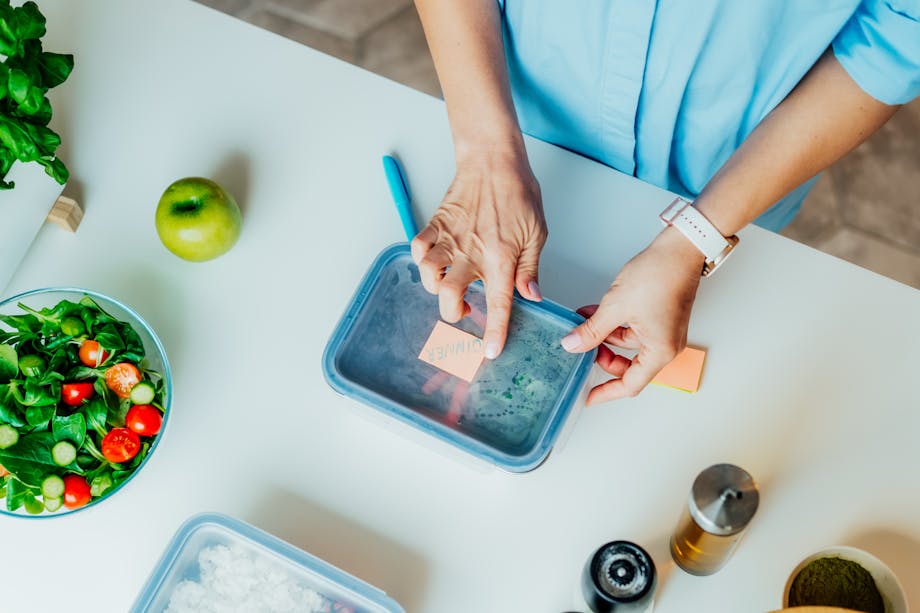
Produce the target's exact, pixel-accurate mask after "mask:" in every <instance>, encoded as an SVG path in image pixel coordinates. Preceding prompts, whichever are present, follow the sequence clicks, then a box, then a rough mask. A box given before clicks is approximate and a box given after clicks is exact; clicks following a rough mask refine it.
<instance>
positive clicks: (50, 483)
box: [42, 475, 64, 499]
mask: <svg viewBox="0 0 920 613" xmlns="http://www.w3.org/2000/svg"><path fill="white" fill-rule="evenodd" d="M63 495H64V480H63V479H61V478H60V477H58V476H57V475H48V476H47V477H45V479H44V480H43V481H42V496H44V497H45V498H46V499H47V498H60V497H61V496H63Z"/></svg>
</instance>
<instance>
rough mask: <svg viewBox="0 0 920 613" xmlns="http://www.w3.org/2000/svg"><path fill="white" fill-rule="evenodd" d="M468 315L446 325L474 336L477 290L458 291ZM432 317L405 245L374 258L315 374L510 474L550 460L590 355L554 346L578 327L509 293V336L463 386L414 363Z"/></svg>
mask: <svg viewBox="0 0 920 613" xmlns="http://www.w3.org/2000/svg"><path fill="white" fill-rule="evenodd" d="M466 301H467V302H468V303H469V304H470V307H471V308H472V309H473V315H472V316H469V317H466V318H464V319H463V320H462V321H460V322H458V323H457V324H454V326H455V327H457V328H460V329H461V330H463V331H465V332H469V333H470V334H473V335H474V336H476V337H479V338H481V337H482V334H483V325H484V314H485V312H486V303H485V294H484V291H483V287H482V284H481V283H474V284H473V285H472V286H471V287H470V289H469V291H468V292H467V294H466ZM439 320H440V317H439V310H438V298H437V296H434V295H432V294H429V293H428V292H427V291H426V290H425V288H424V287H423V286H422V284H421V279H420V277H419V272H418V268H417V267H416V266H415V263H414V262H413V261H412V256H411V254H410V251H409V246H408V244H406V243H399V244H396V245H393V246H391V247H388V248H387V249H385V250H384V251H383V252H382V253H381V254H380V255H379V256H378V257H377V259H376V260H375V261H374V263H373V265H372V266H371V268H370V270H369V271H368V273H367V275H366V276H365V277H364V280H363V281H362V282H361V285H360V286H359V287H358V290H357V291H356V292H355V295H354V297H353V298H352V300H351V303H350V304H349V305H348V308H347V309H346V310H345V313H344V315H343V316H342V319H341V320H340V321H339V323H338V325H337V326H336V328H335V331H334V332H333V334H332V337H331V339H330V340H329V343H328V344H327V346H326V350H325V353H324V355H323V369H324V372H325V375H326V380H327V381H328V382H329V384H330V385H331V386H332V387H333V389H335V390H336V391H338V392H340V393H342V394H344V395H346V396H350V397H352V398H355V399H357V400H360V401H361V402H364V403H366V404H368V405H370V406H371V407H374V408H375V409H378V410H380V411H382V412H383V413H385V414H388V415H390V416H392V417H394V418H396V419H398V420H401V421H403V422H405V423H407V424H410V425H411V426H414V427H416V428H418V429H419V430H422V431H423V432H426V433H428V434H430V435H432V436H434V437H436V438H438V439H441V440H443V441H446V442H447V443H449V444H451V445H453V446H455V447H457V448H459V449H461V450H463V451H465V452H467V453H470V454H473V455H474V456H476V457H478V458H480V459H483V460H485V461H487V462H489V463H491V464H494V465H496V466H498V467H500V468H503V469H505V470H508V471H511V472H526V471H529V470H532V469H534V468H536V467H537V466H539V465H540V463H541V462H542V461H543V460H544V459H545V458H546V456H547V455H548V454H549V452H550V449H551V448H552V446H553V443H554V442H555V440H556V438H557V437H558V435H559V433H560V431H561V429H562V426H563V425H564V423H565V419H566V417H567V416H568V414H569V411H570V410H571V408H572V406H573V404H574V403H575V402H576V401H577V400H578V395H579V393H580V392H581V390H582V389H583V387H584V384H585V381H586V379H587V376H588V373H589V372H590V369H591V365H592V363H593V361H594V355H595V352H593V351H591V352H587V353H584V354H572V353H568V352H567V351H565V350H564V349H562V347H561V345H560V344H559V341H560V340H561V339H562V337H563V336H565V335H566V334H567V333H568V332H569V331H570V330H571V329H572V328H573V327H574V326H575V325H577V324H579V323H581V322H582V321H584V319H582V318H581V316H579V315H578V314H576V313H574V312H573V311H570V310H568V309H566V308H564V307H562V306H560V305H558V304H555V303H553V302H551V301H549V300H543V301H542V302H530V301H527V300H524V299H523V298H520V297H519V296H515V298H514V303H513V305H512V312H511V321H510V324H509V333H508V340H507V343H506V345H505V348H504V350H503V351H502V354H501V355H500V356H499V357H498V358H496V359H495V360H483V362H482V364H481V365H480V367H479V370H478V371H477V372H476V375H475V377H474V378H473V380H472V381H471V382H469V383H467V382H466V381H464V380H463V379H461V378H459V377H456V376H453V375H451V374H448V373H447V372H445V371H442V370H440V369H439V368H437V367H435V366H432V365H431V364H429V363H427V362H425V361H422V360H421V359H419V354H420V352H421V351H422V348H423V347H424V346H425V343H426V341H427V340H428V336H429V335H430V333H431V331H432V329H433V328H434V326H435V324H436V323H437V322H438V321H439Z"/></svg>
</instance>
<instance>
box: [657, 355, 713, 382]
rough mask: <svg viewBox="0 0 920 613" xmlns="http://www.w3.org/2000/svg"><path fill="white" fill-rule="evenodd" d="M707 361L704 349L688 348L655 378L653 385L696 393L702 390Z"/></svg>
mask: <svg viewBox="0 0 920 613" xmlns="http://www.w3.org/2000/svg"><path fill="white" fill-rule="evenodd" d="M705 360H706V352H705V351H704V350H703V349H695V348H693V347H687V348H686V349H684V350H683V351H682V352H680V353H679V354H678V355H677V357H676V358H674V359H673V360H672V361H671V363H670V364H668V365H667V366H665V367H664V368H663V369H662V370H661V372H660V373H658V374H657V375H656V376H655V378H654V379H653V380H652V383H656V384H658V385H665V386H667V387H676V388H677V389H679V390H683V391H685V392H695V391H696V390H698V389H700V377H701V376H702V374H703V362H704V361H705Z"/></svg>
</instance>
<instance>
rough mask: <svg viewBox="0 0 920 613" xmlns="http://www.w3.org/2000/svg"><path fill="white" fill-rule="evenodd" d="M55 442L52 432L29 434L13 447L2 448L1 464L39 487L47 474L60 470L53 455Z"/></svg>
mask: <svg viewBox="0 0 920 613" xmlns="http://www.w3.org/2000/svg"><path fill="white" fill-rule="evenodd" d="M54 442H55V441H54V437H53V436H52V435H51V433H50V432H35V433H33V434H27V435H26V436H23V437H21V438H20V439H19V442H18V443H16V444H15V445H13V446H12V447H8V448H6V449H0V465H2V466H3V467H4V468H5V469H7V470H8V471H10V472H11V473H12V474H13V475H14V476H15V477H16V478H17V479H19V480H20V481H22V482H23V483H25V484H26V485H31V486H33V487H38V486H40V485H41V482H42V479H44V478H45V475H46V474H48V473H49V472H52V471H58V470H60V467H59V466H58V465H57V464H55V463H54V459H53V458H52V456H51V448H52V447H53V446H54Z"/></svg>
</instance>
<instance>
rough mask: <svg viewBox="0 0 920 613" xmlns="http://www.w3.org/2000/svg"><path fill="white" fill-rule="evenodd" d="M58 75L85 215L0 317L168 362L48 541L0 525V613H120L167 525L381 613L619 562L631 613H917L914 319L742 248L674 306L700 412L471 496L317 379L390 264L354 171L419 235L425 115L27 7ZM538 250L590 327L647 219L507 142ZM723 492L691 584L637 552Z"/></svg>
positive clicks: (293, 47)
mask: <svg viewBox="0 0 920 613" xmlns="http://www.w3.org/2000/svg"><path fill="white" fill-rule="evenodd" d="M42 9H43V11H44V12H45V13H46V14H47V16H48V19H49V36H48V39H47V42H46V48H47V49H50V50H54V51H70V50H72V51H74V53H75V54H76V58H77V59H76V69H75V71H74V73H73V75H72V76H71V78H70V80H69V81H68V82H67V83H66V84H65V85H64V86H62V87H61V88H60V89H59V90H58V91H57V92H56V93H55V95H54V102H55V109H56V110H55V118H54V122H53V124H54V126H55V127H56V128H57V129H58V130H59V131H60V132H61V133H62V134H63V136H64V143H65V145H64V150H63V156H64V157H65V160H66V161H67V163H68V164H69V166H70V169H71V171H72V172H73V175H74V177H75V180H76V182H77V185H78V187H79V188H80V189H79V191H80V192H81V196H82V200H83V202H84V203H85V206H86V217H85V218H84V220H83V223H82V225H81V226H80V229H79V231H78V232H77V233H76V234H68V233H66V232H64V231H62V230H60V229H58V228H57V227H45V228H44V229H43V231H42V232H41V233H40V234H39V236H38V238H37V240H36V242H35V243H34V244H33V246H32V249H31V251H30V253H29V254H28V256H27V257H26V259H25V261H24V263H23V265H22V267H21V268H20V270H19V271H18V273H17V274H16V275H15V276H14V278H13V279H12V281H11V284H10V286H9V287H8V288H7V294H11V293H13V292H15V291H19V290H26V289H30V288H35V287H42V286H53V285H76V286H83V287H87V288H92V289H95V290H98V291H101V292H103V293H108V294H110V295H113V296H116V297H118V298H120V299H122V300H124V301H125V302H127V303H128V304H130V305H133V306H134V307H135V308H136V309H137V310H138V311H139V312H140V313H141V314H142V315H143V316H144V317H145V318H147V319H148V321H149V322H150V323H151V324H152V325H153V326H154V328H155V329H156V330H157V331H158V333H159V334H160V336H161V338H162V340H163V342H164V344H165V346H166V348H167V351H168V354H169V358H170V361H171V363H172V368H173V373H174V383H175V396H174V402H173V412H172V416H171V418H170V421H169V424H168V428H167V431H166V433H165V435H164V440H163V441H162V444H161V445H160V447H159V449H158V451H157V452H156V454H155V455H154V456H153V457H152V459H151V461H150V462H149V463H148V465H147V466H146V468H145V469H144V470H143V471H142V473H141V474H140V475H138V477H137V478H136V479H135V481H134V482H133V483H132V484H130V485H129V486H128V487H127V488H126V489H125V490H124V491H123V492H121V493H119V494H118V495H116V496H114V497H113V498H112V499H111V500H109V501H107V502H106V503H105V504H103V505H101V506H99V507H96V508H94V509H90V510H87V511H85V512H81V513H77V514H76V515H73V516H69V517H61V518H57V519H54V520H49V521H30V520H22V519H15V518H9V517H5V518H4V517H0V543H2V553H0V578H2V579H0V584H2V586H3V593H2V599H0V603H2V604H0V609H2V610H3V611H9V612H15V613H19V612H22V611H34V612H39V611H58V610H67V611H87V612H93V613H98V612H108V611H111V612H113V613H117V612H121V611H125V610H126V609H127V608H128V606H129V605H130V603H131V602H133V600H134V598H135V595H136V594H137V592H138V590H139V589H140V587H141V585H142V584H143V583H144V581H145V579H146V578H147V575H148V574H149V573H150V571H151V569H152V567H153V565H154V563H155V562H156V560H157V559H158V558H159V556H160V554H161V553H162V550H163V548H164V546H165V545H166V542H167V541H168V539H169V538H170V537H171V536H172V534H173V533H174V531H175V530H176V528H177V527H178V526H179V524H180V523H181V522H182V521H183V520H185V519H186V518H187V517H189V516H190V515H192V514H195V513H197V512H200V511H205V510H217V511H222V512H225V513H229V514H232V515H235V516H237V517H240V518H241V519H244V520H246V521H248V522H251V523H253V524H255V525H257V526H259V527H261V528H263V529H265V530H268V531H269V532H272V533H274V534H276V535H278V536H280V537H281V538H284V539H286V540H288V541H289V542H291V543H293V544H295V545H297V546H299V547H301V548H303V549H305V550H307V551H309V552H311V553H313V554H315V555H317V556H319V557H321V558H323V559H325V560H327V561H329V562H331V563H333V564H336V565H338V566H339V567H341V568H342V569H344V570H346V571H348V572H350V573H352V574H354V575H356V576H358V577H360V578H362V579H364V580H366V581H368V582H370V583H372V584H374V585H376V586H377V587H379V588H381V589H383V590H385V591H386V592H388V593H389V594H390V595H391V596H393V597H394V598H396V599H397V600H398V601H399V602H400V603H401V604H402V605H403V606H404V607H405V608H406V609H407V610H408V611H411V612H415V611H426V612H428V611H430V612H437V613H452V612H456V613H470V612H473V611H475V612H477V613H488V612H493V611H494V612H526V613H531V612H534V613H537V612H547V613H554V612H555V613H558V612H560V611H564V610H567V609H570V608H571V607H572V606H573V600H574V598H573V594H574V592H575V586H576V583H577V580H578V575H579V572H580V570H581V567H582V564H583V563H584V561H585V559H586V558H587V556H588V555H589V553H590V552H591V551H593V549H594V548H596V547H597V546H599V545H601V544H602V543H604V542H606V541H607V540H611V539H615V538H622V539H630V540H634V541H636V542H638V543H640V544H642V545H644V546H646V547H647V548H648V549H649V550H650V551H651V553H652V555H653V557H654V558H655V560H656V562H657V564H658V570H659V573H660V577H661V581H660V586H659V591H658V598H657V604H656V611H658V612H660V613H665V612H683V611H710V612H711V611H733V612H734V611H764V610H768V609H772V608H778V607H779V605H780V598H781V592H782V589H783V584H784V582H785V580H786V577H787V575H788V573H789V572H790V571H791V570H792V568H793V567H794V566H795V565H796V563H798V561H799V560H800V559H801V558H803V557H804V556H806V555H807V554H809V553H811V552H812V551H814V550H816V549H819V548H822V547H825V546H829V545H834V544H850V545H856V546H860V547H863V548H864V549H867V550H869V551H870V552H873V553H875V554H876V555H878V556H880V557H882V559H883V560H884V561H886V562H887V563H888V564H889V565H890V566H891V567H892V568H893V569H894V570H895V572H896V573H897V574H898V576H899V577H900V579H901V582H902V583H903V584H904V586H905V588H906V590H907V593H908V597H909V599H910V601H911V602H912V604H913V605H914V608H915V609H916V608H918V607H920V477H918V475H920V453H918V451H917V449H918V446H917V438H918V435H920V391H918V390H920V388H918V386H917V382H918V381H917V379H918V372H920V368H918V367H920V358H918V352H917V344H918V342H920V317H918V315H920V292H917V291H916V290H913V289H911V288H909V287H906V286H904V285H900V284H898V283H896V282H893V281H890V280H888V279H885V278H882V277H879V276H877V275H875V274H872V273H869V272H866V271H864V270H861V269H859V268H857V267H854V266H852V265H850V264H847V263H844V262H842V261H839V260H836V259H834V258H831V257H828V256H826V255H823V254H820V253H818V252H815V251H813V250H811V249H809V248H807V247H803V246H801V245H798V244H795V243H793V242H790V241H788V240H786V239H784V238H781V237H779V236H776V235H773V234H771V233H768V232H765V231H761V230H759V229H756V228H753V229H748V230H746V231H744V232H743V233H742V241H741V247H740V249H739V252H738V253H737V255H736V256H734V257H733V258H732V259H731V260H730V261H729V262H728V263H727V264H726V265H725V267H724V269H723V270H721V271H720V272H719V274H718V275H716V276H715V277H714V278H713V279H711V280H705V281H704V282H703V284H702V288H701V291H700V296H699V298H698V300H697V303H696V307H695V309H694V313H693V319H692V322H691V326H690V342H691V344H693V345H696V346H701V347H705V348H707V349H708V350H709V355H708V359H707V363H706V369H705V373H704V378H703V385H702V389H701V390H700V391H699V393H697V394H695V395H687V394H683V393H679V392H675V391H671V390H668V389H663V388H649V389H647V390H646V391H645V392H643V393H642V394H641V395H640V396H639V397H638V398H635V399H631V400H624V401H620V402H617V403H614V404H608V405H605V406H600V407H595V408H592V409H590V410H587V411H585V412H583V413H582V414H581V417H580V419H579V421H578V422H577V424H576V425H575V428H574V430H573V432H572V435H571V437H570V438H569V440H568V443H567V445H566V446H565V448H564V449H562V450H561V451H560V452H559V453H554V454H553V455H551V456H550V458H549V460H548V462H547V463H546V464H545V465H543V466H541V467H540V468H539V469H537V470H536V471H534V472H532V473H529V474H525V475H509V474H504V473H501V472H498V471H495V472H491V473H488V472H487V473H482V472H477V471H475V470H471V469H470V468H469V467H468V466H467V465H465V464H463V463H462V462H458V461H457V460H456V459H453V458H451V457H448V456H443V455H441V454H438V453H433V452H432V451H431V450H430V449H428V448H426V447H424V446H421V445H418V444H416V443H413V442H409V441H407V440H406V439H405V438H404V437H403V436H401V435H399V434H395V433H393V432H391V431H390V430H388V429H385V428H382V427H380V426H379V425H378V424H375V423H372V422H371V421H369V420H366V419H363V418H362V417H361V411H362V410H363V407H360V406H359V405H356V404H355V403H354V402H353V401H351V400H348V399H346V398H343V397H341V396H338V395H336V394H335V393H334V392H333V391H332V390H331V389H330V388H329V387H328V386H327V385H326V383H325V382H324V381H323V376H322V372H321V368H320V356H321V353H322V350H323V347H324V345H325V342H326V340H327V338H328V336H329V334H330V332H331V330H332V327H333V326H334V324H335V323H336V321H337V319H338V317H339V315H340V313H341V311H342V309H343V307H344V306H345V304H346V302H347V301H348V299H349V298H350V296H351V293H352V291H353V290H354V288H355V286H356V285H357V283H358V281H359V279H360V277H361V275H362V274H363V273H364V271H365V270H366V268H367V267H368V265H369V264H370V262H371V260H372V259H373V257H374V256H375V255H376V254H377V253H378V252H379V251H380V250H381V249H382V248H383V247H384V246H386V245H388V244H390V243H392V242H396V241H399V240H401V239H402V236H401V230H400V224H399V220H398V218H397V216H396V214H395V212H394V211H393V209H392V205H391V203H390V199H389V196H388V192H387V189H386V185H385V181H384V178H383V173H382V170H381V164H380V156H381V155H382V154H384V153H387V152H390V151H396V152H398V154H399V155H400V156H401V158H402V160H403V161H404V165H405V168H406V169H407V173H408V175H409V181H410V184H411V188H412V192H413V196H414V198H415V203H416V206H417V212H418V216H419V218H422V217H425V218H427V216H428V215H430V213H431V212H432V211H433V210H434V208H435V206H436V204H437V202H438V199H439V197H440V196H441V195H442V194H443V191H444V189H445V188H446V186H447V184H448V182H449V180H450V179H451V177H452V151H451V144H450V140H449V131H448V125H447V120H446V115H445V111H444V106H443V104H442V103H441V102H440V101H438V100H436V99H434V98H431V97H428V96H425V95H423V94H419V93H417V92H414V91H412V90H409V89H407V88H405V87H402V86H400V85H397V84H395V83H392V82H390V81H387V80H385V79H382V78H380V77H377V76H374V75H372V74H369V73H367V72H365V71H362V70H360V69H357V68H354V67H351V66H349V65H347V64H345V63H342V62H339V61H337V60H334V59H331V58H329V57H326V56H324V55H322V54H320V53H317V52H314V51H312V50H310V49H307V48H304V47H302V46H300V45H298V44H296V43H293V42H290V41H286V40H283V39H281V38H278V37H276V36H274V35H272V34H269V33H267V32H264V31H260V30H258V29H256V28H254V27H252V26H249V25H246V24H243V23H241V22H238V21H235V20H233V19H230V18H227V17H224V16H222V15H220V14H219V13H216V12H214V11H212V10H210V9H207V8H203V7H201V6H199V5H196V4H193V3H191V2H186V1H184V0H158V1H157V2H142V1H141V0H80V2H74V1H72V0H44V1H43V2H42ZM528 148H529V151H530V153H531V156H532V157H531V159H532V164H533V167H534V171H535V173H536V175H537V177H538V178H539V180H540V182H541V184H542V187H543V193H544V199H545V205H546V212H547V217H548V222H549V226H550V240H549V242H548V244H547V247H546V250H545V253H544V257H543V265H542V279H541V285H542V287H543V288H544V293H545V294H546V295H547V296H549V297H552V298H554V299H556V300H558V301H560V302H563V303H565V304H567V305H569V306H572V307H577V306H579V305H581V304H584V303H589V302H592V301H595V300H596V299H597V298H598V297H599V296H600V295H601V294H602V293H603V291H604V290H605V288H606V286H607V284H608V283H609V282H610V280H611V279H612V277H613V276H614V274H615V272H616V271H617V270H618V269H619V267H620V266H622V264H623V263H624V262H625V261H626V260H627V259H628V258H629V257H631V255H633V254H634V253H635V252H636V251H637V250H639V249H640V248H641V247H642V246H643V245H644V244H645V243H646V242H647V241H648V240H649V239H650V238H651V237H652V236H653V235H654V234H655V233H656V232H657V231H658V223H659V222H658V220H657V218H656V214H657V212H658V211H659V210H660V209H662V208H663V206H664V205H665V204H666V203H667V202H668V201H669V198H670V196H669V194H667V193H666V192H664V191H662V190H659V189H657V188H654V187H651V186H648V185H645V184H643V183H640V182H638V181H636V180H634V179H632V178H630V177H626V176H623V175H621V174H618V173H617V172H614V171H612V170H610V169H607V168H605V167H602V166H600V165H597V164H595V163H593V162H590V161H588V160H585V159H583V158H580V157H578V156H575V155H573V154H570V153H567V152H565V151H562V150H560V149H557V148H555V147H552V146H549V145H546V144H543V143H539V142H536V141H529V142H528ZM189 175H204V176H208V177H212V178H215V179H217V180H218V181H220V182H222V183H223V184H225V185H226V186H227V187H229V188H230V190H231V191H232V192H233V193H234V194H236V196H237V198H238V199H239V201H240V202H241V203H242V207H243V211H244V219H245V221H244V229H243V234H242V237H241V239H240V241H239V243H238V244H237V246H236V247H235V248H234V249H233V250H232V251H231V252H229V253H228V254H227V255H226V256H224V257H222V258H220V259H217V260H214V261H212V262H208V263H205V264H192V263H188V262H184V261H181V260H179V259H177V258H176V257H174V256H173V255H171V254H170V253H168V252H167V251H166V250H165V249H164V248H163V247H162V245H161V244H160V242H159V240H158V238H157V236H156V232H155V229H154V223H153V214H154V209H155V206H156V202H157V200H158V198H159V196H160V194H161V193H162V191H163V189H164V188H165V187H166V186H167V185H168V184H169V183H170V182H172V181H173V180H175V179H177V178H179V177H183V176H189ZM716 462H733V463H736V464H738V465H740V466H742V467H744V468H746V469H747V470H748V471H750V472H751V473H752V474H753V475H754V477H755V478H756V480H757V481H758V483H759V484H760V488H761V506H760V509H759V511H758V513H757V516H756V517H755V519H754V521H753V523H752V524H751V526H750V528H749V531H748V533H747V534H746V535H745V537H744V540H743V541H742V544H741V547H740V548H739V549H738V551H737V552H736V554H735V556H734V558H733V559H732V560H731V562H730V563H729V564H728V565H727V566H726V567H725V568H724V569H723V570H722V571H720V572H719V573H717V574H715V575H713V576H710V577H706V578H698V577H693V576H690V575H687V574H685V573H683V572H682V571H680V570H676V569H675V567H674V565H673V563H672V562H671V561H670V558H669V555H668V550H667V539H668V536H669V534H670V533H671V531H672V529H673V527H674V525H675V522H676V520H677V517H678V514H679V513H680V511H681V508H682V505H683V503H684V500H685V498H686V496H687V492H688V491H689V487H690V485H691V483H692V481H693V478H694V477H695V476H696V474H697V473H698V472H699V471H700V470H701V469H703V468H705V467H706V466H708V465H710V464H713V463H716Z"/></svg>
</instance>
